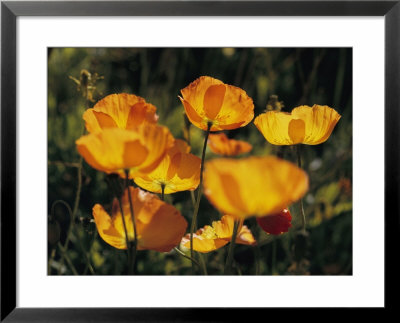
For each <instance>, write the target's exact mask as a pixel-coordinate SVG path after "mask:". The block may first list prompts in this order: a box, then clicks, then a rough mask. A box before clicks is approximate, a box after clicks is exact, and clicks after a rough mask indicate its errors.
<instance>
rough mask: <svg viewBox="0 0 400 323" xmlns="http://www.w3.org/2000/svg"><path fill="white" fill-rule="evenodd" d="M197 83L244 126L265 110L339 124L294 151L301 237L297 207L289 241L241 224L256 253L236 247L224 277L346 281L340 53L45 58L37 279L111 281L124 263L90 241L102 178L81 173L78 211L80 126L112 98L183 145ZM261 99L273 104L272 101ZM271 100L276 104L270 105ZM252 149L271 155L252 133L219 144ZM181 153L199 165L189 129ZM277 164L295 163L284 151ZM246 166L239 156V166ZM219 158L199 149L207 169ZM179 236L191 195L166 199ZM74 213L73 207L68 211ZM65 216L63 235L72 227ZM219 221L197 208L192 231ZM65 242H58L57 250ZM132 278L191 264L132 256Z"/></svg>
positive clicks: (103, 195)
mask: <svg viewBox="0 0 400 323" xmlns="http://www.w3.org/2000/svg"><path fill="white" fill-rule="evenodd" d="M83 69H86V70H87V71H89V72H90V73H91V83H92V93H91V94H92V96H93V102H89V103H88V102H87V101H86V98H85V94H84V93H83V92H84V91H82V87H80V86H79V81H80V73H81V70H83ZM202 75H208V76H211V77H214V78H217V79H220V80H221V81H223V82H224V83H227V84H231V85H235V86H238V87H240V88H242V89H243V90H245V91H246V92H247V94H248V95H249V96H250V97H251V98H252V99H253V101H254V105H255V111H254V112H255V116H257V115H259V114H261V113H263V112H264V111H265V109H266V106H267V104H268V103H270V104H276V102H280V104H281V105H283V109H282V111H287V112H290V111H291V110H292V109H293V108H295V107H296V106H298V105H302V104H306V105H310V106H312V105H313V104H320V105H328V106H330V107H332V108H334V109H335V110H337V111H338V112H339V113H340V114H341V115H342V118H341V119H340V121H339V123H338V124H337V126H336V128H335V129H334V131H333V133H332V135H331V136H330V138H329V139H328V141H326V142H325V143H323V144H320V145H317V146H308V145H303V146H302V156H303V168H304V169H305V170H306V171H307V173H308V174H309V177H310V190H309V192H308V193H307V195H306V196H305V198H304V207H305V212H306V216H307V231H308V235H307V236H303V235H300V234H299V233H298V230H299V228H300V226H301V216H300V213H299V206H298V203H297V204H294V205H292V206H291V207H290V211H291V213H292V217H293V221H292V225H293V226H292V228H291V229H290V230H289V232H288V233H286V234H282V235H280V236H272V235H268V234H266V233H265V232H263V231H262V230H261V229H260V228H259V227H258V225H257V224H256V222H255V220H254V219H249V220H246V223H245V224H247V225H248V226H249V228H250V229H251V230H252V232H253V234H254V235H255V237H256V238H257V241H258V242H259V243H258V247H257V248H254V247H250V246H242V245H236V247H235V267H236V270H237V273H238V274H243V275H254V274H262V275H291V274H301V275H308V274H311V275H351V274H352V50H351V49H350V48H49V49H48V219H49V220H48V257H49V262H48V273H49V274H51V275H60V274H64V275H72V274H79V275H86V274H88V275H90V274H96V275H121V274H125V272H126V261H127V260H126V253H125V252H124V251H121V250H117V249H114V248H113V247H111V246H109V245H108V244H107V243H105V242H104V241H103V240H102V239H101V238H100V237H99V236H98V234H97V230H96V227H95V224H94V223H93V222H92V215H91V210H92V207H93V205H94V204H96V203H100V204H103V205H109V204H110V203H111V195H110V194H109V191H108V187H107V184H106V181H105V175H104V174H103V173H101V172H98V171H96V170H94V169H92V168H91V167H90V166H88V165H87V164H86V163H85V162H83V168H82V177H81V181H82V182H81V184H82V185H81V191H80V192H78V195H79V197H80V199H79V201H78V202H79V203H77V202H76V196H77V188H78V180H79V177H78V165H79V155H78V153H77V150H76V148H75V140H76V139H78V138H79V137H80V136H81V135H82V134H83V131H84V122H83V120H82V114H83V112H84V110H85V109H86V108H87V107H92V106H93V105H94V104H95V103H96V102H97V101H98V100H99V99H101V98H103V97H105V96H107V95H109V94H112V93H122V92H126V93H131V94H136V95H139V96H141V97H143V98H145V99H146V101H147V102H149V103H152V104H154V105H155V106H156V107H157V114H158V115H159V123H160V124H162V125H165V126H167V127H168V128H169V129H170V130H171V132H172V134H173V135H174V136H175V138H184V132H183V129H184V124H185V123H184V122H185V119H184V109H183V106H182V104H181V103H180V101H179V99H178V95H180V90H181V89H183V88H184V87H186V86H187V85H188V84H189V83H191V82H192V81H194V80H195V79H196V78H198V77H199V76H202ZM271 96H272V97H271ZM275 96H277V98H276V97H275ZM226 133H227V135H228V137H231V138H235V139H241V140H245V141H247V142H249V143H251V144H252V145H253V150H252V151H251V152H250V153H249V154H250V155H257V156H263V155H268V154H277V153H278V152H279V149H280V148H279V147H277V146H273V145H271V144H269V143H268V142H267V141H266V140H265V139H264V137H263V136H262V134H261V133H260V132H259V131H258V130H257V128H256V127H255V125H254V124H253V123H250V124H249V125H247V126H246V127H244V128H240V129H237V130H232V131H229V132H226ZM190 135H191V146H192V153H193V154H196V155H197V156H199V157H200V152H201V147H202V144H203V140H204V139H203V138H204V133H203V132H202V131H201V130H199V129H197V128H195V127H194V126H192V127H191V129H190ZM283 152H284V158H285V159H287V160H291V161H293V162H296V155H295V152H294V150H293V149H291V148H290V147H289V148H286V149H285V150H284V151H283ZM249 154H248V155H249ZM215 157H218V156H216V155H214V154H213V153H212V152H211V151H210V150H209V149H207V154H206V158H207V159H211V158H215ZM166 201H167V202H169V203H171V204H173V205H174V206H175V207H176V208H178V209H179V210H180V211H181V213H182V215H183V216H184V217H185V218H186V219H187V221H188V223H189V224H190V221H191V215H192V212H193V208H192V204H191V199H190V193H189V192H181V193H176V194H173V195H167V196H166ZM75 204H76V205H75ZM74 207H75V208H76V215H75V219H73V224H72V225H71V215H70V213H72V212H73V210H74ZM218 219H220V214H218V212H217V211H216V210H215V209H214V208H213V207H212V206H211V205H210V204H209V203H208V201H207V199H206V198H204V197H203V199H202V201H201V205H200V212H199V216H198V220H199V222H198V226H199V227H201V226H203V225H205V224H211V222H212V221H213V220H218ZM67 237H68V238H67ZM227 249H228V247H227V246H225V247H224V248H221V249H219V250H217V251H214V252H211V253H209V254H205V257H204V259H205V262H206V264H207V269H208V274H211V275H218V274H220V273H221V272H222V269H223V266H224V262H225V258H226V254H227ZM136 265H137V274H143V275H164V274H167V275H190V274H191V263H190V261H189V260H187V259H186V258H184V257H182V256H181V255H179V254H177V253H176V252H175V251H171V252H169V253H159V252H154V251H139V252H138V258H137V264H136Z"/></svg>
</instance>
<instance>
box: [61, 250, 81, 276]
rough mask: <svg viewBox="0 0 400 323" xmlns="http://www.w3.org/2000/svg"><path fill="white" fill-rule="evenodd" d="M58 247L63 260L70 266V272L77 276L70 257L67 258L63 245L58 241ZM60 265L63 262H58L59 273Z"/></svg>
mask: <svg viewBox="0 0 400 323" xmlns="http://www.w3.org/2000/svg"><path fill="white" fill-rule="evenodd" d="M58 247H59V248H60V250H61V254H62V257H63V259H65V260H66V261H67V263H68V265H69V267H70V268H71V271H72V273H73V274H74V275H75V276H78V271H77V270H76V268H75V266H74V264H73V263H72V261H71V259H70V258H69V256H68V254H67V251H66V249H65V248H64V247H63V245H62V244H61V243H60V242H59V243H58ZM62 265H63V264H62V263H61V262H60V269H59V273H60V270H61V267H62Z"/></svg>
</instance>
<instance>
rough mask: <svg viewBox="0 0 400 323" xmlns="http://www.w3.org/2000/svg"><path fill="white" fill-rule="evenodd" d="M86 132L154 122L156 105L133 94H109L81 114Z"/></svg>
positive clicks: (132, 126) (155, 119) (127, 127)
mask: <svg viewBox="0 0 400 323" xmlns="http://www.w3.org/2000/svg"><path fill="white" fill-rule="evenodd" d="M83 120H85V122H86V129H87V131H88V132H97V131H101V130H103V129H106V128H115V127H116V128H122V129H134V128H136V127H137V126H139V125H140V124H142V123H143V122H149V123H156V122H157V120H158V116H157V114H156V107H155V106H154V105H152V104H150V103H147V102H146V101H145V99H143V98H141V97H140V96H136V95H134V94H127V93H121V94H111V95H108V96H106V97H105V98H103V99H102V100H100V101H99V102H97V103H96V105H95V106H94V107H93V108H92V109H88V110H86V111H85V113H84V114H83Z"/></svg>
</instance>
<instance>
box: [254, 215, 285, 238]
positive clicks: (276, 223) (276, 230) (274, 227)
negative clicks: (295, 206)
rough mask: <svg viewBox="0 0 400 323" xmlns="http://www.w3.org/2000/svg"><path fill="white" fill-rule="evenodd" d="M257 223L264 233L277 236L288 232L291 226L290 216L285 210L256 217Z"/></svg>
mask: <svg viewBox="0 0 400 323" xmlns="http://www.w3.org/2000/svg"><path fill="white" fill-rule="evenodd" d="M257 223H258V225H259V226H260V227H261V229H263V230H264V231H265V232H267V233H269V234H274V235H278V234H281V233H284V232H288V231H289V228H290V227H291V226H292V215H291V214H290V212H289V210H288V209H286V208H285V209H283V210H282V211H280V212H278V213H274V214H270V215H267V216H263V217H258V218H257Z"/></svg>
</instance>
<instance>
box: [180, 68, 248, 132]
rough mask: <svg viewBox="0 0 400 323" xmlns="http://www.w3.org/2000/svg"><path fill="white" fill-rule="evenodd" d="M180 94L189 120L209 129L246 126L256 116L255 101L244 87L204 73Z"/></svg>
mask: <svg viewBox="0 0 400 323" xmlns="http://www.w3.org/2000/svg"><path fill="white" fill-rule="evenodd" d="M181 94H182V97H179V98H180V100H181V101H182V104H183V106H184V108H185V112H186V115H187V116H188V118H189V120H190V121H191V122H192V123H193V124H194V125H195V126H196V127H198V128H200V129H203V130H207V126H208V123H211V124H212V126H211V128H210V131H219V130H229V129H236V128H239V127H244V126H245V125H247V124H248V123H249V122H250V121H251V120H252V119H253V117H254V104H253V100H252V99H251V98H250V97H249V96H248V95H247V94H246V92H245V91H243V90H242V89H240V88H238V87H236V86H233V85H227V84H224V83H223V82H221V81H220V80H217V79H214V78H212V77H209V76H201V77H199V78H198V79H197V80H195V81H193V82H192V83H190V84H189V85H188V86H187V87H185V88H184V89H182V90H181Z"/></svg>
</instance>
